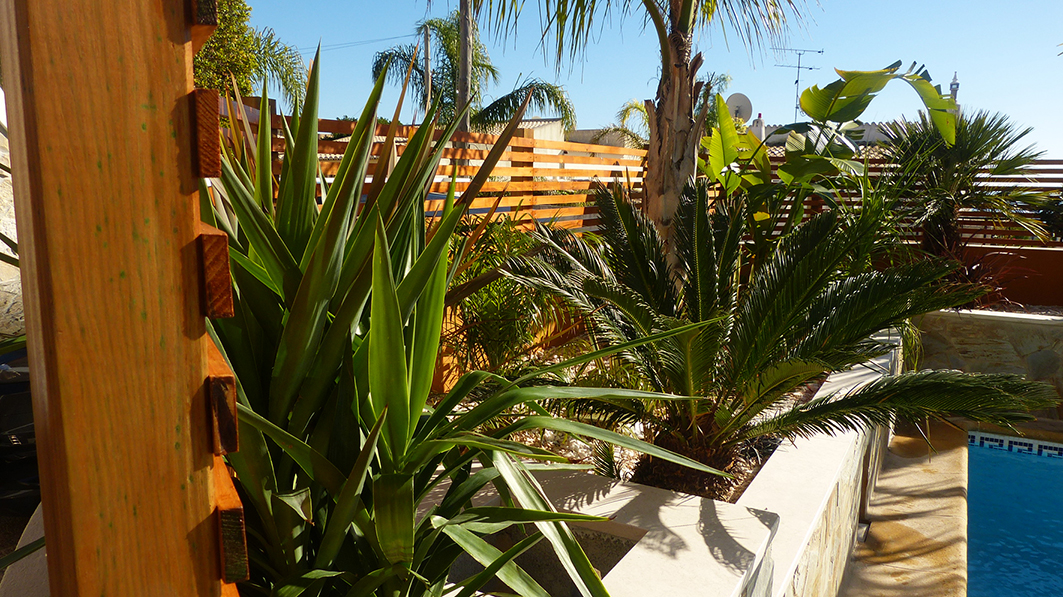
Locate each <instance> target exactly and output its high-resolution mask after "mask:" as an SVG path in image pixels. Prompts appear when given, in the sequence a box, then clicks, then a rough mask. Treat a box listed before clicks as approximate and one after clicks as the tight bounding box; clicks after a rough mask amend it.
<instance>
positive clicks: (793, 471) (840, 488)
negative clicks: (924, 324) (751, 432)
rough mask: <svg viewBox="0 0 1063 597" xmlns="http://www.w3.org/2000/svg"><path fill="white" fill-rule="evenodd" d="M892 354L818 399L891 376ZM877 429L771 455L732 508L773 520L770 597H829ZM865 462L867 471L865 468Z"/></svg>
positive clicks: (829, 386) (849, 540) (852, 529)
mask: <svg viewBox="0 0 1063 597" xmlns="http://www.w3.org/2000/svg"><path fill="white" fill-rule="evenodd" d="M896 365H897V358H896V355H889V356H885V357H882V358H880V359H878V360H877V361H876V362H875V364H874V367H873V368H863V367H862V368H858V369H855V370H853V371H848V372H845V373H841V374H835V375H832V376H831V377H830V378H829V379H828V380H827V383H825V384H824V385H823V387H822V388H821V389H820V391H819V393H818V394H817V395H822V394H824V393H827V392H836V391H839V392H840V391H845V390H846V389H848V388H851V387H853V386H856V385H860V384H863V383H867V382H868V381H871V380H873V379H876V378H878V377H879V376H881V375H882V374H883V372H884V371H896V370H897V369H896ZM882 433H883V431H880V430H879V431H875V432H862V433H856V432H849V433H844V434H840V435H836V436H826V435H817V436H815V437H812V438H809V439H802V440H797V441H796V442H793V443H789V442H786V443H784V444H783V445H782V446H780V447H779V449H777V450H776V451H775V454H773V455H772V457H771V458H770V459H768V462H767V463H766V464H765V465H764V468H762V469H761V471H760V473H759V474H757V477H756V479H754V480H753V483H751V484H750V486H749V488H747V489H746V491H745V493H744V494H742V497H741V498H740V499H739V500H738V502H737V505H739V506H746V507H747V508H755V509H758V510H766V511H768V512H773V513H775V514H778V515H779V530H778V531H777V532H776V534H775V538H774V539H773V540H772V545H771V549H772V558H773V560H774V563H775V569H774V571H773V577H772V591H771V595H772V596H773V597H833V596H834V595H836V594H837V592H838V589H839V587H840V586H841V582H842V578H843V576H844V574H845V568H846V566H847V564H848V562H849V555H850V553H851V552H852V548H853V544H854V542H855V540H856V530H857V526H858V522H859V517H860V514H861V510H863V507H862V505H863V504H865V503H866V499H867V497H868V496H867V489H866V488H867V487H868V486H869V485H871V484H873V482H874V479H875V478H876V477H877V474H876V473H877V471H875V470H873V469H874V467H876V466H878V462H879V459H878V458H870V459H869V458H868V454H869V451H868V449H869V446H870V445H872V444H874V445H876V446H877V445H878V444H879V443H881V442H880V441H879V439H880V435H881V434H882ZM869 462H870V464H871V467H872V470H871V471H867V470H866V469H867V467H868V463H869Z"/></svg>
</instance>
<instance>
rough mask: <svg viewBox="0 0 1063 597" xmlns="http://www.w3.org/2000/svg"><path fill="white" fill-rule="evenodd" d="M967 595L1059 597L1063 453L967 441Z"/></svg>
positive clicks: (992, 440)
mask: <svg viewBox="0 0 1063 597" xmlns="http://www.w3.org/2000/svg"><path fill="white" fill-rule="evenodd" d="M968 445H969V447H970V450H969V466H968V489H967V520H968V523H967V533H968V536H967V540H968V543H967V595H968V597H1044V596H1047V595H1063V446H1061V445H1059V444H1050V443H1045V442H1037V441H1032V440H1028V439H1023V438H1014V437H1013V438H1008V437H1003V436H996V435H989V434H980V433H972V434H970V435H968Z"/></svg>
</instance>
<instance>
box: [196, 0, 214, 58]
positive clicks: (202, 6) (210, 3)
mask: <svg viewBox="0 0 1063 597" xmlns="http://www.w3.org/2000/svg"><path fill="white" fill-rule="evenodd" d="M191 2H192V27H191V29H192V54H197V53H199V50H200V48H202V47H203V44H205V43H207V40H208V39H210V36H211V35H213V34H214V30H215V29H217V28H218V0H191Z"/></svg>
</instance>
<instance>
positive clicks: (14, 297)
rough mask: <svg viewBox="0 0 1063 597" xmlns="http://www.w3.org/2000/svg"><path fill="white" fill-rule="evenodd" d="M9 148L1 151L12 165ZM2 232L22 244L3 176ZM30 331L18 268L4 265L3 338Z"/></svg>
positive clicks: (0, 289)
mask: <svg viewBox="0 0 1063 597" xmlns="http://www.w3.org/2000/svg"><path fill="white" fill-rule="evenodd" d="M0 139H4V141H5V146H4V147H0V162H2V163H4V164H5V165H9V164H10V163H11V162H10V158H9V157H8V152H7V148H6V138H4V136H3V135H0ZM0 232H3V233H4V234H5V235H6V236H7V237H8V238H11V239H14V240H18V233H17V232H16V231H15V201H14V195H13V193H12V188H11V177H10V176H9V175H8V174H7V173H6V172H0ZM0 251H2V252H4V253H7V254H11V251H10V250H9V249H8V247H7V245H4V244H0ZM25 330H26V321H25V318H24V317H23V314H22V281H21V280H20V279H19V271H18V268H17V267H13V266H11V265H8V264H6V263H3V262H0V338H2V337H8V336H17V335H19V334H22V333H23V332H25Z"/></svg>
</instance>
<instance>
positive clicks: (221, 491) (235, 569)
mask: <svg viewBox="0 0 1063 597" xmlns="http://www.w3.org/2000/svg"><path fill="white" fill-rule="evenodd" d="M211 473H212V474H211V476H212V478H213V482H214V512H215V517H216V518H217V520H218V539H219V541H220V542H221V579H222V580H223V581H225V582H227V583H234V582H238V581H241V580H247V577H248V574H249V568H248V565H247V535H246V534H245V532H244V505H243V504H242V503H241V502H240V495H239V494H238V493H236V487H235V486H233V480H232V477H231V476H229V468H228V467H227V466H225V461H224V460H222V459H221V456H215V457H214V469H213V470H212V471H211Z"/></svg>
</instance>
